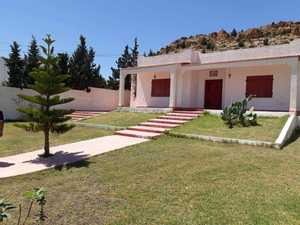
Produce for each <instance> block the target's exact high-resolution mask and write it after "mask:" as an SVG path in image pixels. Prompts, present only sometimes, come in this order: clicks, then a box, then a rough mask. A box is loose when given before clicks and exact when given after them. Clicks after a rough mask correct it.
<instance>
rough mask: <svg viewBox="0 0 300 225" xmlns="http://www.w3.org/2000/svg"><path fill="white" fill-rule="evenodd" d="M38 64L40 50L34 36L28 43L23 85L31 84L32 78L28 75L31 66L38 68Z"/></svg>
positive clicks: (31, 69) (31, 68)
mask: <svg viewBox="0 0 300 225" xmlns="http://www.w3.org/2000/svg"><path fill="white" fill-rule="evenodd" d="M39 64H40V50H39V47H38V44H37V41H36V39H35V37H34V36H32V40H31V42H30V45H29V49H28V54H27V55H26V58H25V72H24V79H25V85H26V86H27V85H28V84H33V79H32V78H31V77H30V73H31V72H32V71H33V68H38V67H39Z"/></svg>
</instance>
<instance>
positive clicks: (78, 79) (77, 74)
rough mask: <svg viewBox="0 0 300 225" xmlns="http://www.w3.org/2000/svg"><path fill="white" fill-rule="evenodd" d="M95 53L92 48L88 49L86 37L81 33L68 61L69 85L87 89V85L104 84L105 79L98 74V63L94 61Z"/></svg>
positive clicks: (103, 85)
mask: <svg viewBox="0 0 300 225" xmlns="http://www.w3.org/2000/svg"><path fill="white" fill-rule="evenodd" d="M95 54H96V53H95V51H94V49H93V48H90V49H88V47H87V45H86V39H85V37H83V36H82V35H81V36H80V44H79V45H78V47H77V49H76V50H75V52H74V53H73V55H72V57H71V59H70V63H69V68H70V74H71V79H70V86H71V87H72V88H73V89H78V90H84V89H85V90H87V91H89V87H105V86H106V81H105V79H104V78H103V77H102V76H101V75H100V65H97V64H95V63H94V60H95Z"/></svg>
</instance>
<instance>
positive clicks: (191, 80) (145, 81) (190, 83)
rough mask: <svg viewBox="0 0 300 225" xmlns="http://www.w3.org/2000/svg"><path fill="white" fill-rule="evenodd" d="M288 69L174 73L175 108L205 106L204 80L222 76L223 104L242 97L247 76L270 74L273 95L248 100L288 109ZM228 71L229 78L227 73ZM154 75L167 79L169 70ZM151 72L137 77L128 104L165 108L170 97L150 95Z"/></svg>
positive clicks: (259, 106)
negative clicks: (133, 91) (135, 93)
mask: <svg viewBox="0 0 300 225" xmlns="http://www.w3.org/2000/svg"><path fill="white" fill-rule="evenodd" d="M290 73H291V72H290V69H289V67H288V66H287V65H273V66H259V67H251V68H232V69H218V76H217V77H210V76H209V70H201V71H187V72H185V73H183V74H178V75H177V87H176V88H177V90H176V107H184V108H204V94H205V80H211V79H222V80H223V90H222V91H223V93H222V107H223V108H224V107H226V106H228V105H230V104H231V103H232V102H234V101H239V100H242V99H243V98H245V93H246V78H247V76H259V75H273V77H274V81H273V97H272V98H255V99H253V100H252V102H251V103H250V106H254V108H255V109H256V110H275V111H288V110H289V103H290ZM229 74H231V77H230V76H229ZM155 75H156V77H157V78H168V77H169V74H168V73H156V74H155ZM153 78H154V73H147V74H145V73H143V74H139V75H138V76H137V96H136V98H135V99H132V101H131V107H168V104H169V98H161V97H151V80H152V79H153Z"/></svg>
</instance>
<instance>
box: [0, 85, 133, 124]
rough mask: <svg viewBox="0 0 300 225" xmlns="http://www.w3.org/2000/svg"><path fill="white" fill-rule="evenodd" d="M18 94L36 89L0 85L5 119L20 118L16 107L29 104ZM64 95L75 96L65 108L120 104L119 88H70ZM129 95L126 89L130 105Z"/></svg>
mask: <svg viewBox="0 0 300 225" xmlns="http://www.w3.org/2000/svg"><path fill="white" fill-rule="evenodd" d="M18 94H26V95H33V94H34V91H32V90H29V89H23V90H20V89H19V88H11V87H3V86H0V110H1V111H3V113H4V117H5V119H9V120H14V119H18V118H19V117H20V113H18V112H17V110H16V109H17V108H18V107H21V106H25V105H26V104H27V103H26V102H24V101H22V100H21V99H20V98H19V97H18V96H17V95H18ZM62 96H63V97H73V98H75V100H74V101H73V102H70V103H68V104H65V105H62V106H61V107H62V108H65V109H75V110H91V111H111V110H114V109H116V108H117V106H118V97H119V94H118V91H117V90H109V89H102V88H91V92H86V91H79V90H70V91H68V92H66V93H64V94H62ZM129 97H130V91H126V92H125V103H126V104H127V105H129Z"/></svg>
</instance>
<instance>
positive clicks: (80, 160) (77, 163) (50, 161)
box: [23, 151, 90, 170]
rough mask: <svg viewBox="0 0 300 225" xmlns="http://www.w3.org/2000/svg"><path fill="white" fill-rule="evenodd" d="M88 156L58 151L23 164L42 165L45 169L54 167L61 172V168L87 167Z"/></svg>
mask: <svg viewBox="0 0 300 225" xmlns="http://www.w3.org/2000/svg"><path fill="white" fill-rule="evenodd" d="M88 156H89V155H88V154H83V151H80V152H72V153H69V152H64V151H59V152H56V153H55V154H54V155H53V156H50V157H48V158H42V157H38V158H36V159H33V160H29V161H25V162H23V163H33V164H43V165H45V166H46V167H54V168H55V169H57V170H62V169H63V168H66V169H70V168H73V167H75V168H80V167H89V164H90V162H89V161H86V159H87V157H88Z"/></svg>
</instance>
